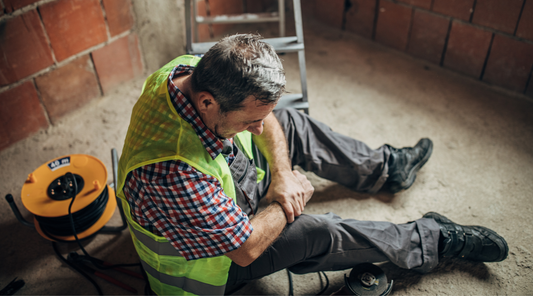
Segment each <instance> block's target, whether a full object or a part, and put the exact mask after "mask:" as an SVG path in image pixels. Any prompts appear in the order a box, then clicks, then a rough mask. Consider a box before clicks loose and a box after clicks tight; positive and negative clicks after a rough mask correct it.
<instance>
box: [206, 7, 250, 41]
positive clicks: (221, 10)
mask: <svg viewBox="0 0 533 296" xmlns="http://www.w3.org/2000/svg"><path fill="white" fill-rule="evenodd" d="M197 10H198V15H199V16H207V7H206V5H205V1H204V0H200V1H198V3H197ZM209 11H210V16H215V15H224V14H240V13H243V10H242V1H241V0H223V1H221V0H217V1H209ZM209 26H211V30H212V31H213V34H214V35H215V36H217V35H222V34H225V33H226V32H227V31H228V30H230V29H231V28H232V27H233V26H235V25H234V24H216V25H207V24H199V25H198V38H199V41H206V40H210V39H211V36H210V33H209V32H210V29H209Z"/></svg>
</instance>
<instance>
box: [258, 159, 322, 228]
mask: <svg viewBox="0 0 533 296" xmlns="http://www.w3.org/2000/svg"><path fill="white" fill-rule="evenodd" d="M314 191H315V188H314V187H313V185H311V182H309V180H307V177H306V176H305V175H302V174H301V173H300V172H298V171H296V170H294V171H292V173H285V174H276V175H273V176H272V182H271V183H270V187H269V188H268V192H267V194H266V196H265V198H266V199H267V201H268V202H270V203H271V202H274V201H276V202H278V203H279V204H280V205H281V207H282V208H283V211H284V212H285V216H286V217H287V222H288V223H292V222H293V221H294V218H295V217H298V216H300V215H301V214H302V212H303V211H304V208H305V206H306V205H307V202H308V201H309V200H310V199H311V196H313V192H314Z"/></svg>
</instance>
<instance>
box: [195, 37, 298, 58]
mask: <svg viewBox="0 0 533 296" xmlns="http://www.w3.org/2000/svg"><path fill="white" fill-rule="evenodd" d="M263 41H265V42H267V43H269V44H270V45H272V46H273V47H274V49H275V50H276V52H278V53H281V52H295V51H299V50H303V49H304V44H303V43H298V37H296V36H291V37H279V38H265V39H263ZM215 44H216V42H200V43H193V44H191V47H192V50H191V52H189V54H202V53H206V52H207V51H208V50H209V49H210V48H211V47H212V46H213V45H215Z"/></svg>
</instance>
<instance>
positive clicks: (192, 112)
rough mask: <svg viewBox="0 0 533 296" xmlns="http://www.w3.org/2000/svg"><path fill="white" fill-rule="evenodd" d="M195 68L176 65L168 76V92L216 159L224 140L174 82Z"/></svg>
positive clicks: (173, 103) (181, 114)
mask: <svg viewBox="0 0 533 296" xmlns="http://www.w3.org/2000/svg"><path fill="white" fill-rule="evenodd" d="M193 70H194V67H193V66H188V65H178V66H176V67H174V69H173V70H172V72H171V73H170V75H169V76H168V93H169V95H170V100H171V101H172V105H174V108H175V109H176V112H178V114H179V115H180V116H181V118H183V119H184V120H185V121H186V122H188V123H189V124H190V125H191V126H192V128H193V129H194V131H195V132H196V134H197V135H198V138H200V141H201V142H202V145H204V148H205V150H206V151H207V153H209V155H210V156H211V158H212V159H215V158H216V157H217V156H218V155H219V154H220V153H221V152H222V149H223V147H224V144H223V142H222V140H220V139H219V138H218V137H217V136H215V134H213V132H211V131H210V130H209V129H208V128H207V126H206V125H205V124H204V122H203V121H202V118H201V117H200V115H199V114H198V112H197V111H196V109H195V108H194V106H193V105H192V103H191V102H190V101H189V99H188V98H187V97H185V95H184V94H183V93H182V92H181V90H179V89H178V87H177V86H176V85H175V84H174V82H172V79H174V78H176V77H177V76H178V75H180V74H183V73H187V74H192V72H193Z"/></svg>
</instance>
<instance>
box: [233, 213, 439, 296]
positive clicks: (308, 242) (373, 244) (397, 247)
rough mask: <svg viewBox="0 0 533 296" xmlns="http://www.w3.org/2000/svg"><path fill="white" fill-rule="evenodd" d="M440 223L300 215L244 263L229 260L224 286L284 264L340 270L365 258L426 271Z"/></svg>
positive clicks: (300, 269)
mask: <svg viewBox="0 0 533 296" xmlns="http://www.w3.org/2000/svg"><path fill="white" fill-rule="evenodd" d="M439 233H440V230H439V225H438V224H437V222H435V220H433V219H419V220H416V221H414V222H410V223H406V224H393V223H390V222H373V221H358V220H354V219H341V218H340V217H338V216H336V215H334V214H332V213H328V214H325V215H305V214H304V215H301V216H299V217H297V218H296V220H295V221H294V222H293V223H292V224H289V225H287V228H286V229H285V230H284V231H283V233H282V234H281V235H280V237H279V238H278V239H277V240H276V241H275V242H274V244H273V245H272V246H270V247H269V248H268V249H267V250H266V251H265V252H264V253H263V254H262V255H261V256H260V257H259V258H258V259H256V260H255V261H254V262H253V263H252V264H250V265H249V266H246V267H240V266H238V265H236V264H232V266H231V269H230V273H229V280H228V284H227V290H228V289H231V288H232V287H235V286H237V285H239V284H241V283H243V282H246V281H249V280H253V279H258V278H261V277H263V276H266V275H268V274H271V273H274V272H276V271H278V270H282V269H284V268H289V270H291V271H292V272H294V273H298V274H303V273H309V272H316V271H331V270H343V269H348V268H352V267H354V266H355V265H357V264H359V263H363V262H383V261H390V262H392V263H394V264H396V265H397V266H400V267H402V268H406V269H413V270H417V271H419V272H423V273H424V272H428V271H429V270H431V269H432V268H434V267H435V266H436V265H437V263H438V249H437V248H438V242H439Z"/></svg>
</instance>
